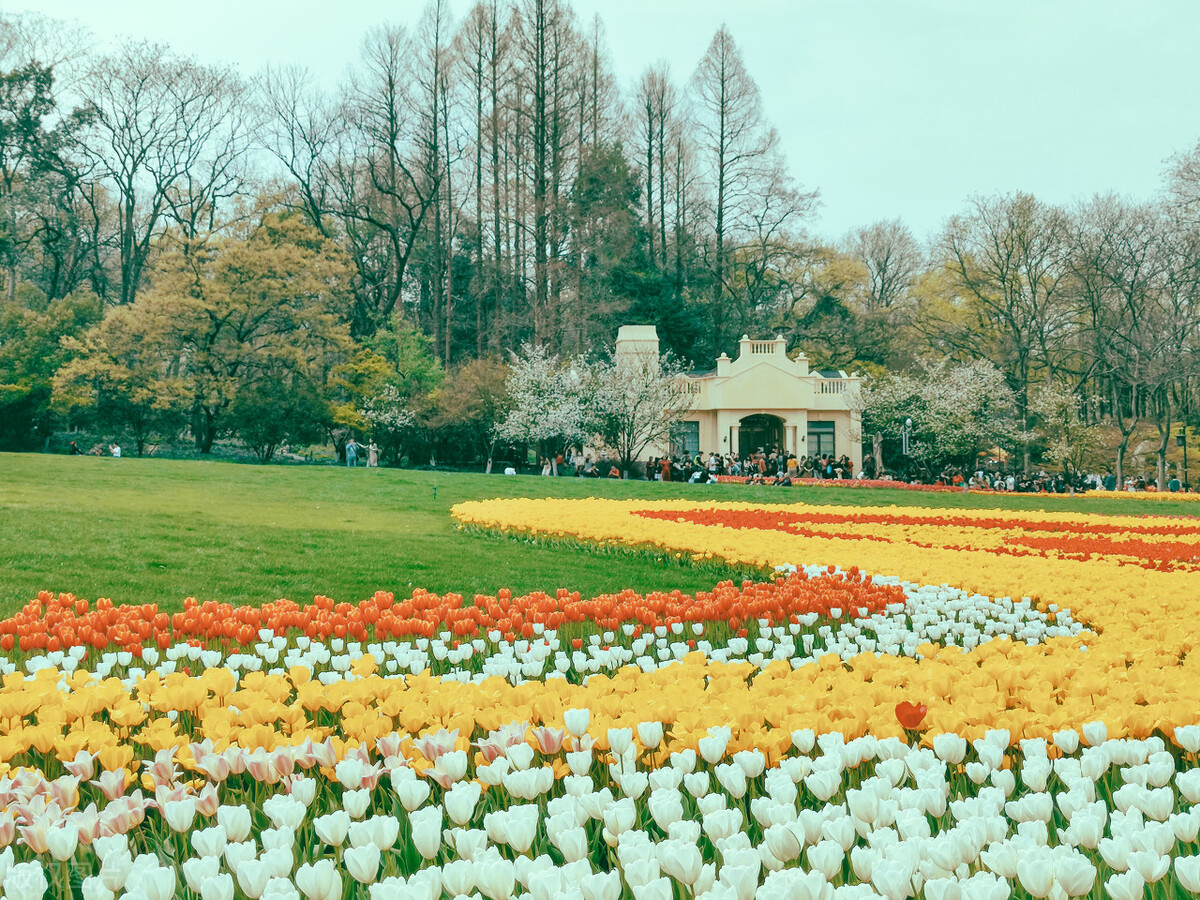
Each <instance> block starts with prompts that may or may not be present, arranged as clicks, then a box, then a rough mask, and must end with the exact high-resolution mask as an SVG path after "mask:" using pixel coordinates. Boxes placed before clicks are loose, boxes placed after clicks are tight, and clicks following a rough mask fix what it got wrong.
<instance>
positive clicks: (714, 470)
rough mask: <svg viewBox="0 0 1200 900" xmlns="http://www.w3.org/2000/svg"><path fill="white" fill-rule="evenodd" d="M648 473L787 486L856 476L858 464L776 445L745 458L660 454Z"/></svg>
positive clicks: (665, 478) (656, 476) (662, 478)
mask: <svg viewBox="0 0 1200 900" xmlns="http://www.w3.org/2000/svg"><path fill="white" fill-rule="evenodd" d="M647 473H648V477H653V478H654V480H655V481H687V482H690V483H691V484H705V483H708V484H712V483H715V482H716V481H717V480H718V479H719V478H720V477H721V476H723V475H727V476H733V477H735V478H737V477H741V478H745V479H746V481H747V482H748V483H750V484H766V483H768V482H769V483H771V484H774V485H778V486H786V485H789V484H791V483H792V482H793V481H798V480H800V479H803V478H823V479H830V480H832V479H839V478H846V479H848V478H853V477H854V465H853V463H851V461H850V457H848V456H844V455H843V456H840V457H839V456H834V455H833V454H827V455H822V456H797V455H796V454H795V453H788V452H786V451H784V450H777V449H775V448H774V447H769V448H763V447H760V448H759V449H758V450H756V451H755V452H753V453H750V454H749V455H747V456H745V457H743V458H741V459H739V458H738V457H737V456H733V455H722V454H719V453H709V454H708V456H707V457H706V456H705V455H704V454H702V453H697V454H696V455H695V456H694V457H688V456H686V455H683V454H680V455H677V456H674V457H666V456H664V457H658V458H655V459H652V460H651V461H650V464H649V466H648V467H647ZM650 473H652V474H650Z"/></svg>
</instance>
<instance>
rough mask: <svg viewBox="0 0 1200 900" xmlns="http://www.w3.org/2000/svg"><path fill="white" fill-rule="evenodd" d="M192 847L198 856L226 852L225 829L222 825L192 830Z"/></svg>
mask: <svg viewBox="0 0 1200 900" xmlns="http://www.w3.org/2000/svg"><path fill="white" fill-rule="evenodd" d="M191 842H192V849H193V850H195V851H196V855H197V856H220V855H221V854H223V853H224V852H225V844H226V839H225V829H224V828H222V827H221V826H220V825H214V826H213V827H211V828H201V829H198V830H196V831H193V832H192V836H191Z"/></svg>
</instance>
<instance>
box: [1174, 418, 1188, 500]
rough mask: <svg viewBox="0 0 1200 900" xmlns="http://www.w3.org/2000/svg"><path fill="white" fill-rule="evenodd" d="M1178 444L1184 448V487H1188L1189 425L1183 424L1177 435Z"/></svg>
mask: <svg viewBox="0 0 1200 900" xmlns="http://www.w3.org/2000/svg"><path fill="white" fill-rule="evenodd" d="M1175 444H1176V446H1179V447H1182V448H1183V489H1184V490H1185V491H1186V490H1187V489H1188V464H1187V425H1181V426H1180V428H1179V434H1177V435H1175Z"/></svg>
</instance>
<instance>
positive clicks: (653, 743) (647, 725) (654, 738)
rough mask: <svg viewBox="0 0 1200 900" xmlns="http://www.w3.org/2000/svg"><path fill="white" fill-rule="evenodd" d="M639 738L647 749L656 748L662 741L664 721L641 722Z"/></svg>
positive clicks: (638, 732) (638, 731)
mask: <svg viewBox="0 0 1200 900" xmlns="http://www.w3.org/2000/svg"><path fill="white" fill-rule="evenodd" d="M637 736H638V740H639V741H641V742H642V746H643V747H645V748H646V749H647V750H654V749H655V748H657V747H658V745H659V744H661V743H662V737H663V724H662V722H639V723H638V725H637Z"/></svg>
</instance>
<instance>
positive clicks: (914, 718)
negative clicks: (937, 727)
mask: <svg viewBox="0 0 1200 900" xmlns="http://www.w3.org/2000/svg"><path fill="white" fill-rule="evenodd" d="M927 712H929V710H928V708H927V707H926V706H925V704H924V703H909V702H908V701H907V700H902V701H901V702H899V703H897V704H896V718H897V719H898V720H899V721H900V725H901V727H903V728H906V729H908V730H909V731H913V730H915V729H917V728H920V727H921V723H922V722H923V721H924V720H925V713H927Z"/></svg>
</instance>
